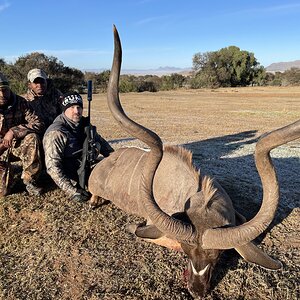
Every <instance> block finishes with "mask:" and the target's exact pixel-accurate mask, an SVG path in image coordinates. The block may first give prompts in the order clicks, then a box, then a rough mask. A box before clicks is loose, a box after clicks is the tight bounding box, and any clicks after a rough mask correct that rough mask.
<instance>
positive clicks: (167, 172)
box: [89, 28, 300, 298]
mask: <svg viewBox="0 0 300 300" xmlns="http://www.w3.org/2000/svg"><path fill="white" fill-rule="evenodd" d="M114 40H115V50H114V59H113V65H112V70H111V75H110V82H109V87H108V105H109V108H110V110H111V112H112V115H113V116H114V118H115V119H116V120H117V122H119V123H120V125H121V126H122V127H123V128H124V129H125V130H126V131H127V132H129V133H130V134H131V135H133V136H134V137H136V138H138V139H140V140H141V141H143V142H145V143H146V144H147V145H148V146H149V147H150V151H146V150H142V149H139V148H134V147H130V148H121V149H118V150H116V151H115V152H114V153H112V154H111V155H110V156H109V157H108V158H105V159H103V160H102V161H101V162H100V163H98V164H97V165H96V167H95V168H94V170H93V171H92V173H91V176H90V179H89V190H90V192H91V193H92V195H93V196H92V198H91V205H93V204H95V203H97V198H98V197H102V198H104V199H107V200H110V201H112V202H113V203H114V204H115V205H117V206H118V207H119V208H121V209H122V210H124V211H125V212H127V213H130V214H134V215H137V216H141V217H144V218H145V219H146V220H147V222H146V224H144V225H137V226H133V227H131V228H132V229H133V232H134V233H135V234H136V235H137V236H138V237H141V238H145V239H147V240H151V241H153V242H155V243H157V244H160V245H163V246H166V247H169V248H172V249H176V250H183V251H184V252H185V253H186V254H187V256H188V257H189V263H188V271H187V285H188V289H189V291H190V293H191V295H192V296H193V297H195V298H199V297H201V296H203V295H204V294H205V293H206V292H207V291H208V289H209V282H210V278H211V274H212V270H213V268H214V266H215V264H216V262H217V260H218V257H219V255H220V253H221V252H222V251H223V250H224V249H230V248H235V249H236V250H237V251H238V252H239V253H240V255H241V256H242V257H244V258H245V259H246V260H247V261H250V262H253V263H257V264H259V265H261V266H263V267H265V268H269V269H279V268H280V267H281V263H280V262H278V261H276V260H274V259H272V258H270V257H269V256H268V255H267V254H265V253H264V252H262V251H261V250H260V249H259V248H258V247H257V246H255V245H254V244H253V243H252V242H251V241H252V240H253V239H255V238H256V237H257V236H258V235H260V234H261V233H262V232H263V231H264V230H266V228H267V227H268V226H269V224H270V223H271V221H272V220H273V218H274V215H275V212H276V208H277V205H278V200H279V188H278V182H277V178H276V174H275V170H274V167H273V164H272V161H271V158H270V155H269V153H270V151H271V150H272V149H273V148H275V147H277V146H279V145H281V144H284V143H287V142H289V141H291V140H294V139H297V138H299V137H300V121H298V122H296V123H293V124H291V125H288V126H286V127H284V128H281V129H278V130H275V131H273V132H271V133H269V134H266V135H264V136H263V137H261V138H260V140H259V141H258V143H257V146H256V152H255V160H256V166H257V169H258V172H259V175H260V177H261V180H262V186H263V200H262V205H261V208H260V210H259V212H258V213H257V215H256V216H255V217H254V218H253V219H252V220H250V221H248V222H246V221H245V219H244V218H243V217H242V216H241V215H239V214H238V213H237V212H236V211H235V210H234V208H233V205H232V202H231V200H230V198H229V196H228V195H227V193H226V192H225V191H224V190H223V188H222V187H221V186H220V185H219V184H218V182H216V181H215V180H213V179H212V178H210V177H203V176H201V174H200V171H198V170H197V169H196V168H195V167H194V166H193V163H192V154H191V153H190V152H189V151H187V150H185V149H184V148H181V147H178V146H167V147H165V148H163V145H162V142H161V140H160V138H159V137H158V136H157V135H156V134H155V133H154V132H152V131H150V130H149V129H147V128H144V127H142V126H141V125H139V124H137V123H135V122H134V121H132V120H131V119H130V118H128V117H127V115H126V114H125V113H124V111H123V109H122V106H121V104H120V101H119V88H118V86H119V76H120V68H121V58H122V49H121V43H120V40H119V35H118V32H117V30H116V29H115V28H114Z"/></svg>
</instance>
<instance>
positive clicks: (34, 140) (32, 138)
mask: <svg viewBox="0 0 300 300" xmlns="http://www.w3.org/2000/svg"><path fill="white" fill-rule="evenodd" d="M40 143H41V140H40V138H39V136H38V135H37V134H36V133H29V134H27V135H26V136H25V137H24V139H23V144H28V145H29V144H30V145H40Z"/></svg>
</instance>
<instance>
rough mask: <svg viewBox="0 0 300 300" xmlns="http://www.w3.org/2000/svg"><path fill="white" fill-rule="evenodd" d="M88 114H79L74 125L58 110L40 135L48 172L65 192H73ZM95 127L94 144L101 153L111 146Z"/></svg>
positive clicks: (108, 149)
mask: <svg viewBox="0 0 300 300" xmlns="http://www.w3.org/2000/svg"><path fill="white" fill-rule="evenodd" d="M87 125H88V118H86V117H82V118H81V120H80V123H79V124H77V125H75V124H74V123H72V122H71V121H70V120H69V119H68V118H66V117H65V115H64V114H63V113H62V114H60V115H59V116H58V117H57V118H56V119H55V120H54V122H53V124H52V125H50V127H49V128H48V129H47V131H46V132H45V135H44V138H43V146H44V152H45V164H46V169H47V173H48V174H49V175H50V176H51V178H52V179H53V180H54V182H55V183H56V184H57V185H58V187H59V188H61V189H62V190H63V191H64V192H65V193H66V194H67V195H68V196H70V197H71V196H72V195H74V193H75V192H76V189H77V188H76V187H75V185H76V184H77V183H78V180H79V179H78V173H77V171H78V169H79V167H80V164H81V160H82V147H83V143H84V140H85V138H86V134H85V131H84V129H85V126H87ZM94 130H95V147H96V148H97V149H98V150H99V149H100V154H102V155H103V156H104V157H107V156H109V154H110V153H111V152H113V151H114V149H113V148H112V147H111V146H110V145H109V143H108V142H107V141H106V140H105V139H104V138H102V137H101V136H100V135H99V134H98V133H97V132H96V128H95V127H94Z"/></svg>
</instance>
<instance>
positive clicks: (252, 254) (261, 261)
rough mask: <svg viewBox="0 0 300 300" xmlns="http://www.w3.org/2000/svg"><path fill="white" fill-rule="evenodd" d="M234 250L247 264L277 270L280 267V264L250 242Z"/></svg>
mask: <svg viewBox="0 0 300 300" xmlns="http://www.w3.org/2000/svg"><path fill="white" fill-rule="evenodd" d="M235 250H236V251H237V252H238V253H239V254H240V255H241V256H242V257H243V258H244V259H245V260H246V261H248V262H251V263H255V264H258V265H260V266H262V267H264V268H267V269H271V270H277V269H280V268H281V267H282V263H281V262H280V261H278V260H275V259H273V258H271V257H270V256H268V255H267V254H266V253H264V252H263V251H262V250H260V249H259V248H258V247H257V246H256V245H254V244H253V243H252V242H250V243H247V244H245V245H243V246H239V247H236V248H235Z"/></svg>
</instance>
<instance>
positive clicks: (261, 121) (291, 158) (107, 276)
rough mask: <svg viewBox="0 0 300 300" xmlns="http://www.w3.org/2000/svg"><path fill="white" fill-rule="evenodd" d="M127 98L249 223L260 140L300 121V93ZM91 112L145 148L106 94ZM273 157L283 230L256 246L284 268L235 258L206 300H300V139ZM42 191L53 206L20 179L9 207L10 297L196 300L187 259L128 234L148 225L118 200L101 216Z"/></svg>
mask: <svg viewBox="0 0 300 300" xmlns="http://www.w3.org/2000/svg"><path fill="white" fill-rule="evenodd" d="M83 97H84V98H86V96H83ZM121 100H122V103H123V106H124V110H125V111H126V113H127V114H128V115H129V116H130V117H131V118H133V119H134V120H135V121H137V122H139V123H141V124H143V125H144V126H146V127H148V128H150V129H152V130H154V131H155V132H157V133H158V134H159V135H160V136H161V138H162V140H163V142H164V143H165V144H179V145H183V146H184V147H186V148H188V149H190V150H191V151H192V152H193V160H194V163H195V165H196V166H197V167H198V168H200V169H201V172H204V173H208V174H211V175H212V176H214V177H216V178H217V179H218V181H219V182H220V183H221V184H222V185H223V186H224V187H225V189H226V191H227V192H228V193H229V195H230V196H231V197H232V200H233V202H234V206H235V208H236V209H237V210H238V211H239V212H240V213H242V214H243V215H245V216H246V218H247V219H250V218H251V217H253V216H254V215H255V213H256V212H257V211H258V209H259V206H260V201H261V192H262V191H261V184H260V181H259V177H258V175H257V172H256V169H255V164H254V159H253V151H254V149H255V143H256V141H257V139H258V137H259V136H260V135H261V134H262V133H264V132H267V131H270V130H273V129H275V128H279V127H281V126H284V125H287V124H289V123H292V122H294V121H296V120H298V119H299V116H300V101H299V100H300V88H260V87H255V88H239V89H217V90H180V91H175V92H174V91H170V92H158V93H139V94H137V93H129V94H122V95H121ZM85 101H86V99H85ZM85 105H86V103H85ZM91 105H92V121H93V123H94V124H95V125H96V126H97V128H98V131H99V132H100V133H101V134H102V135H103V137H105V138H106V139H107V140H108V141H109V142H110V143H111V145H112V146H113V147H114V148H119V147H122V146H124V145H139V146H145V145H142V144H141V143H140V142H139V141H136V140H135V139H133V138H132V137H130V136H128V135H127V134H126V133H125V132H124V131H123V130H122V129H121V128H119V127H118V125H117V124H116V122H115V121H114V120H113V119H112V117H111V116H110V113H109V111H108V108H107V104H106V95H105V94H98V95H94V97H93V101H92V103H91ZM271 155H272V158H273V161H274V165H275V167H276V170H277V173H278V179H279V183H280V187H281V199H280V204H279V207H278V211H277V213H276V217H275V219H274V221H273V222H272V224H271V226H270V227H269V228H268V230H267V231H266V232H265V233H264V234H263V235H261V236H260V237H259V238H258V239H257V240H256V242H257V243H258V244H259V247H260V248H262V249H263V250H264V251H266V252H267V253H268V254H269V255H271V256H272V257H274V258H277V259H279V260H280V261H281V262H282V263H283V268H282V269H281V270H279V271H268V270H265V269H263V268H261V267H258V266H256V265H253V264H250V263H247V262H245V261H244V260H243V259H242V258H241V257H240V256H239V255H238V254H237V253H236V252H235V251H234V250H228V251H225V252H224V253H223V255H222V257H221V259H220V261H219V263H218V265H217V267H216V270H215V272H214V274H213V278H212V289H211V291H210V293H209V294H208V295H207V296H206V297H204V298H203V299H206V300H224V299H236V300H242V299H249V300H250V299H251V300H253V299H270V300H271V299H272V300H274V299H275V300H277V299H278V300H281V299H287V300H289V299H299V297H300V294H299V293H300V292H299V283H298V278H299V270H300V267H299V262H300V259H299V257H300V254H299V247H300V239H299V215H300V208H299V199H300V197H299V196H300V189H299V186H300V178H299V174H300V144H299V140H297V141H295V142H292V143H289V144H287V145H283V146H281V147H279V148H277V149H275V150H273V151H272V152H271ZM17 171H18V170H17ZM17 180H19V179H18V178H17ZM41 183H43V184H44V186H45V193H44V194H43V195H42V196H41V197H30V196H28V195H27V194H26V192H25V190H24V186H23V185H22V184H21V182H20V180H19V181H18V182H17V184H16V186H15V187H14V193H13V194H12V195H9V196H6V197H3V198H1V199H0V298H1V297H2V298H1V299H5V300H6V299H9V300H10V299H11V300H14V299H24V300H25V299H26V300H27V299H43V300H44V299H70V300H71V299H72V300H73V299H94V300H96V299H101V300H102V299H105V300H118V299H120V300H121V299H122V300H123V299H128V300H129V299H130V300H131V299H136V300H137V299H149V300H150V299H157V300H158V299H170V300H171V299H172V300H174V299H178V300H188V299H192V298H191V296H190V295H189V293H188V292H187V290H186V288H185V283H184V280H183V276H182V274H183V271H184V269H185V267H186V263H187V258H186V257H185V255H184V254H183V253H177V252H174V251H171V250H168V249H165V248H162V247H160V246H157V245H154V244H149V243H147V242H145V241H141V240H138V239H136V238H135V237H133V236H132V235H131V234H129V233H128V232H126V230H125V227H126V225H127V224H128V223H132V222H136V221H140V219H138V218H137V217H134V216H129V215H126V214H125V213H123V212H122V211H121V210H119V209H118V208H116V207H115V206H114V205H113V204H112V203H110V202H106V203H105V205H103V206H101V207H99V208H97V209H95V210H91V209H89V207H88V205H84V204H78V203H74V202H72V201H70V200H69V199H67V198H66V197H65V196H64V194H63V193H62V192H61V191H60V190H58V189H57V188H56V186H55V185H54V184H53V183H52V182H51V180H49V178H47V177H46V176H43V177H42V178H41Z"/></svg>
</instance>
